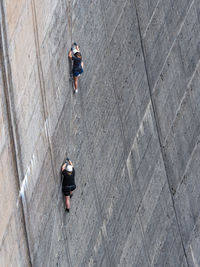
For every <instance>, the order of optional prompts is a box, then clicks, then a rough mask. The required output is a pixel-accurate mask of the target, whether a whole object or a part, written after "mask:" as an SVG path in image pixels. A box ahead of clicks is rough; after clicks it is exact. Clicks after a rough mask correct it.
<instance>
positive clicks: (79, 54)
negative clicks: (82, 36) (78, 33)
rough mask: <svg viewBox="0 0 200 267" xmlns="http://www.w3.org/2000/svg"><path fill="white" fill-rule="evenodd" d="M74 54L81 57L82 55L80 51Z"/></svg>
mask: <svg viewBox="0 0 200 267" xmlns="http://www.w3.org/2000/svg"><path fill="white" fill-rule="evenodd" d="M74 55H75V56H76V57H78V58H80V59H82V56H81V53H80V52H76V53H75V54H74Z"/></svg>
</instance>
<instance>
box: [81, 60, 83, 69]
mask: <svg viewBox="0 0 200 267" xmlns="http://www.w3.org/2000/svg"><path fill="white" fill-rule="evenodd" d="M81 67H82V69H83V68H84V63H83V61H82V62H81Z"/></svg>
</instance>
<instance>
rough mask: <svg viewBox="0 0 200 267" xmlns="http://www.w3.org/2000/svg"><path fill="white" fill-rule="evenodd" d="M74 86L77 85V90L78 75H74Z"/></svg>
mask: <svg viewBox="0 0 200 267" xmlns="http://www.w3.org/2000/svg"><path fill="white" fill-rule="evenodd" d="M74 87H75V90H76V89H77V88H78V77H75V76H74Z"/></svg>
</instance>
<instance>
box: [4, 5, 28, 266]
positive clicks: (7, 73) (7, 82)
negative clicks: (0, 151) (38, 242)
mask: <svg viewBox="0 0 200 267" xmlns="http://www.w3.org/2000/svg"><path fill="white" fill-rule="evenodd" d="M0 4H1V6H0V8H1V10H0V14H1V15H2V16H1V17H2V19H1V24H2V31H3V32H1V28H0V65H1V73H2V79H3V80H2V82H3V89H2V90H3V92H4V97H5V101H6V103H5V106H6V116H7V120H8V122H7V124H8V132H9V143H10V147H11V151H12V158H13V164H14V169H15V180H16V183H17V187H18V190H20V178H19V167H18V164H17V152H16V143H15V138H14V131H15V129H14V126H13V113H12V108H11V96H10V93H9V88H10V90H12V91H13V83H12V72H11V66H10V61H9V52H8V39H7V33H6V22H5V10H4V3H3V1H1V3H0ZM3 43H4V45H3ZM4 46H5V48H3V47H4ZM4 49H5V50H4ZM5 57H6V59H7V60H5ZM6 61H7V62H6ZM19 198H20V199H19V203H20V206H21V211H22V224H23V229H24V235H25V240H26V249H27V256H28V261H29V264H30V266H32V261H31V254H30V247H29V241H28V234H27V226H26V219H25V213H24V205H23V201H22V198H21V196H19Z"/></svg>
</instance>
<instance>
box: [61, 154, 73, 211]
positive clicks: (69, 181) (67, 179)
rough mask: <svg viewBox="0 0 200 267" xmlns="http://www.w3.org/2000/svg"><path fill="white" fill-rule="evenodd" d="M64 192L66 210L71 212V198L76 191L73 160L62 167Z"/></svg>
mask: <svg viewBox="0 0 200 267" xmlns="http://www.w3.org/2000/svg"><path fill="white" fill-rule="evenodd" d="M62 175H63V181H62V191H63V194H64V196H65V206H66V208H65V210H66V211H67V212H69V210H70V198H71V197H72V196H73V193H72V191H74V190H75V189H76V184H75V170H74V166H73V163H72V162H71V160H69V159H67V160H66V162H65V163H64V164H63V165H62Z"/></svg>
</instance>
